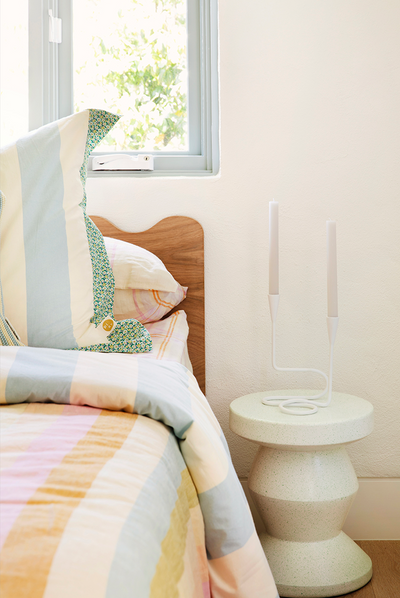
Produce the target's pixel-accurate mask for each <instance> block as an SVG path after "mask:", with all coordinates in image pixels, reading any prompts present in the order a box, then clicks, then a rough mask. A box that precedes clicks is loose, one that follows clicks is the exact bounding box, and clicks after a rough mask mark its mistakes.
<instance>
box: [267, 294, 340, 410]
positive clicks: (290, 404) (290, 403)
mask: <svg viewBox="0 0 400 598" xmlns="http://www.w3.org/2000/svg"><path fill="white" fill-rule="evenodd" d="M268 299H269V305H270V312H271V321H272V366H273V368H274V369H275V370H277V371H278V372H314V373H316V374H320V375H321V376H323V377H324V378H325V382H326V386H325V388H324V390H323V391H322V392H320V393H319V394H316V395H312V396H309V395H285V396H270V397H264V398H263V399H261V401H262V403H263V404H264V405H276V404H277V401H280V403H278V406H279V409H280V410H281V411H283V412H284V413H289V414H290V415H312V414H313V413H317V411H318V407H328V405H329V404H330V402H331V400H332V373H333V346H334V344H335V337H336V331H337V327H338V323H339V318H337V317H336V318H333V317H328V318H327V324H328V335H329V344H330V354H329V376H327V375H326V374H325V373H324V372H322V371H321V370H316V369H314V368H281V367H278V366H277V365H276V361H275V345H276V342H275V341H276V317H277V313H278V304H279V295H268ZM327 392H328V400H327V401H326V402H324V403H321V402H319V403H318V402H317V401H316V399H321V398H322V397H323V396H324V395H326V393H327ZM295 407H304V408H305V409H306V410H305V411H297V410H296V411H295V410H293V408H295Z"/></svg>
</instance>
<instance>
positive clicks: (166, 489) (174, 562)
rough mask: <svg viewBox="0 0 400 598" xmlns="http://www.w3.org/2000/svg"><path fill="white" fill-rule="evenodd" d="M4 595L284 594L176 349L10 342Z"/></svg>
mask: <svg viewBox="0 0 400 598" xmlns="http://www.w3.org/2000/svg"><path fill="white" fill-rule="evenodd" d="M0 402H1V403H2V405H1V407H0V415H1V426H2V427H1V442H2V462H1V468H2V470H1V471H2V473H1V478H0V479H1V493H0V497H1V509H0V517H1V521H0V542H1V553H0V559H1V564H0V593H1V597H2V598H20V597H21V598H22V597H24V598H25V597H28V596H29V598H39V597H42V596H43V597H45V598H75V597H76V598H100V597H103V596H104V597H108V598H125V597H126V598H128V596H129V597H130V598H132V597H134V598H144V597H151V598H153V597H154V598H156V597H160V598H162V597H163V598H164V597H166V598H169V597H177V598H192V597H193V598H195V597H202V598H204V597H209V596H211V597H213V598H228V597H238V598H249V597H260V598H276V597H277V595H278V594H277V590H276V586H275V583H274V580H273V578H272V575H271V572H270V569H269V566H268V563H267V561H266V559H265V557H264V554H263V551H262V548H261V545H260V543H259V541H258V538H257V535H256V533H255V530H254V526H253V522H252V519H251V515H250V512H249V509H248V505H247V503H246V500H245V498H244V495H243V492H242V489H241V485H240V483H239V481H238V479H237V477H236V474H235V472H234V469H233V466H232V463H231V460H230V457H229V451H228V449H227V445H226V443H225V440H224V437H223V434H222V432H221V429H220V426H219V424H218V422H217V420H216V418H215V416H214V415H213V413H212V411H211V409H210V407H209V405H208V403H207V401H206V399H205V397H204V395H203V394H202V393H201V391H200V390H199V387H198V385H197V382H196V380H195V378H194V377H193V375H192V374H191V373H190V372H189V371H188V370H187V369H186V368H185V367H184V366H183V365H182V364H180V363H177V362H174V361H165V360H157V359H148V358H145V356H144V355H143V356H142V355H127V354H106V353H89V352H72V351H71V352H70V351H63V350H59V349H44V348H34V347H1V348H0Z"/></svg>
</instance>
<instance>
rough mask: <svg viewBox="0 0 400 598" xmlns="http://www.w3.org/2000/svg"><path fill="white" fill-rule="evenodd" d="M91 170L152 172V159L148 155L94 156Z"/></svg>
mask: <svg viewBox="0 0 400 598" xmlns="http://www.w3.org/2000/svg"><path fill="white" fill-rule="evenodd" d="M92 170H154V158H153V156H151V155H150V154H138V155H137V156H130V155H129V154H114V155H113V154H108V155H106V156H94V157H93V162H92Z"/></svg>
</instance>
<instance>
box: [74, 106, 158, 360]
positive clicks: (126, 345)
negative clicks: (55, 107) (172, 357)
mask: <svg viewBox="0 0 400 598" xmlns="http://www.w3.org/2000/svg"><path fill="white" fill-rule="evenodd" d="M119 119H120V116H118V115H117V114H111V113H109V112H105V111H104V110H89V125H88V135H87V140H86V149H85V155H84V160H83V163H82V166H81V170H80V177H81V181H82V186H83V189H84V196H83V200H82V202H81V204H80V205H81V207H82V210H83V212H84V216H85V224H86V232H87V236H88V241H89V250H90V257H91V260H92V268H93V297H94V316H93V318H92V320H91V321H92V322H93V323H94V324H95V325H96V326H98V325H99V324H100V323H101V322H102V321H103V320H104V318H106V317H109V316H110V317H112V318H113V317H114V316H113V304H114V289H115V280H114V274H113V271H112V268H111V265H110V261H109V259H108V255H107V250H106V246H105V243H104V238H103V235H102V234H101V232H100V231H99V229H98V228H97V226H96V225H95V224H94V222H93V221H92V220H91V219H90V218H89V216H88V215H87V214H86V190H85V183H86V177H87V165H88V161H89V156H90V153H91V152H92V151H93V150H94V148H95V147H96V146H97V145H98V144H99V143H100V141H101V140H102V139H103V137H105V136H106V135H107V133H108V132H109V131H110V129H111V128H112V127H113V126H114V125H115V123H116V122H117V121H118V120H119ZM107 338H108V339H109V340H110V343H101V344H97V345H90V346H88V347H82V348H81V349H80V350H81V351H105V352H111V353H144V352H147V351H151V349H152V340H151V336H150V334H149V333H148V331H147V330H146V328H145V327H144V326H143V325H142V324H140V322H138V321H137V320H122V321H120V322H118V324H117V325H116V327H115V328H114V330H113V332H112V333H111V334H110V335H109V336H108V337H107Z"/></svg>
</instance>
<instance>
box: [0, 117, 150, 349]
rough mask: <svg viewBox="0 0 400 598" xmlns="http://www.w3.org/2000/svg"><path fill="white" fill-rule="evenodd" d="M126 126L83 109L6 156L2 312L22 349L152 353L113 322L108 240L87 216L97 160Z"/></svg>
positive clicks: (134, 332) (136, 326) (1, 169)
mask: <svg viewBox="0 0 400 598" xmlns="http://www.w3.org/2000/svg"><path fill="white" fill-rule="evenodd" d="M118 119H119V116H116V115H114V114H110V113H108V112H105V111H103V110H84V111H83V112H79V113H77V114H74V115H72V116H68V117H67V118H63V119H61V120H59V121H56V122H53V123H50V124H48V125H46V126H44V127H41V128H40V129H37V130H36V131H32V132H31V133H29V134H28V135H27V136H26V137H24V138H22V139H19V140H18V141H17V142H16V143H14V144H11V145H9V146H7V147H5V148H3V149H2V150H1V155H0V189H1V191H2V192H3V193H4V195H5V197H6V202H5V205H4V210H3V215H2V219H1V222H0V272H1V277H2V286H3V296H4V308H5V313H6V314H7V317H8V318H10V320H11V322H13V325H14V326H15V329H16V330H17V332H18V334H19V336H20V338H21V341H22V342H23V343H24V344H27V345H30V346H34V347H53V348H58V349H81V350H89V351H107V352H130V353H132V352H144V351H149V350H150V349H151V346H152V344H151V338H150V335H149V333H148V332H147V330H146V329H145V328H144V327H143V326H142V325H141V324H140V323H139V322H137V321H136V320H124V321H121V322H115V321H114V317H113V301H114V286H115V283H114V276H113V273H112V269H111V266H110V263H109V260H108V257H107V252H106V249H105V245H104V240H103V237H102V235H101V233H100V231H99V230H98V228H97V227H96V226H95V225H94V223H93V222H92V221H91V220H90V218H89V217H88V216H87V214H86V193H85V182H86V171H87V163H88V159H89V155H90V152H91V151H92V150H93V149H94V148H95V147H96V145H97V144H98V143H99V142H100V141H101V139H102V138H103V137H104V136H105V135H106V134H107V133H108V131H109V130H110V129H111V128H112V127H113V126H114V124H115V123H116V122H117V120H118Z"/></svg>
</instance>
